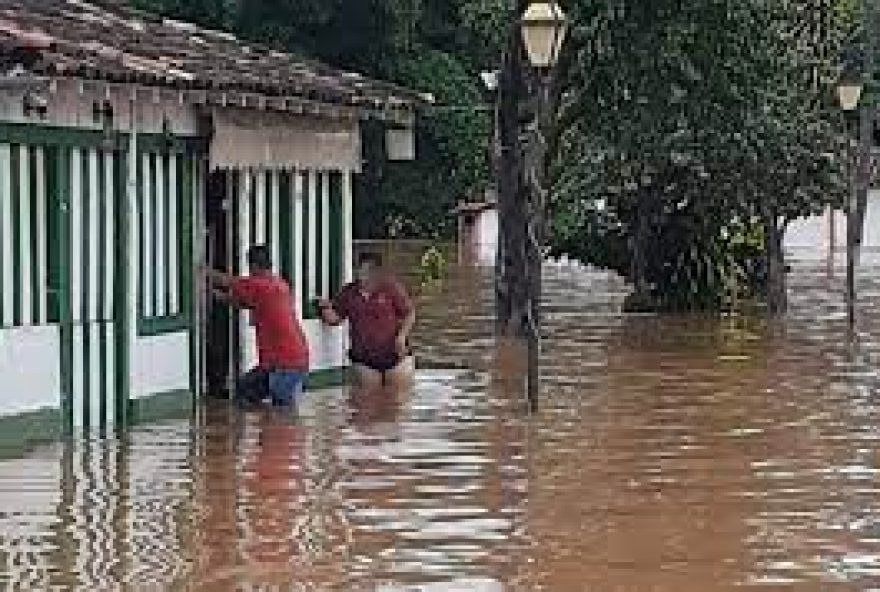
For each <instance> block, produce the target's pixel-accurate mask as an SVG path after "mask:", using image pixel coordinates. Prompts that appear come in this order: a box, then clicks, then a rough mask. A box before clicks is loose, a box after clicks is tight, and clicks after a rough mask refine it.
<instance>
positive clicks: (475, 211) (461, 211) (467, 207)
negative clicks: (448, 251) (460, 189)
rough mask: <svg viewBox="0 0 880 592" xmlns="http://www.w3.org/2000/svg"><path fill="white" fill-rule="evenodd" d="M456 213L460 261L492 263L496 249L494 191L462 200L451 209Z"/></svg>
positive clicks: (496, 232) (496, 221) (496, 225)
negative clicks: (471, 199)
mask: <svg viewBox="0 0 880 592" xmlns="http://www.w3.org/2000/svg"><path fill="white" fill-rule="evenodd" d="M453 213H454V214H455V215H456V216H457V217H458V252H459V259H460V261H461V262H462V263H469V264H472V265H479V266H492V265H495V254H496V253H497V251H498V208H497V201H496V199H495V196H494V194H489V193H487V194H486V195H485V196H484V198H483V199H481V200H477V201H470V202H461V203H459V204H458V207H456V208H455V210H453Z"/></svg>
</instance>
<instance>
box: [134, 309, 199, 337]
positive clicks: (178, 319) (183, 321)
mask: <svg viewBox="0 0 880 592" xmlns="http://www.w3.org/2000/svg"><path fill="white" fill-rule="evenodd" d="M137 329H138V332H137V334H138V336H139V337H154V336H156V335H166V334H168V333H177V332H180V331H188V330H189V329H190V322H189V317H188V316H187V315H186V314H178V315H175V316H171V317H154V318H150V319H138V327H137Z"/></svg>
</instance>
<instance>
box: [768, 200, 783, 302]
mask: <svg viewBox="0 0 880 592" xmlns="http://www.w3.org/2000/svg"><path fill="white" fill-rule="evenodd" d="M764 235H765V245H766V246H765V253H766V256H767V309H768V311H769V312H770V314H771V315H774V316H775V315H781V314H784V313H785V311H786V308H787V307H788V289H787V287H786V278H785V251H784V250H783V248H782V239H783V237H784V236H785V232H784V230H783V228H782V227H781V225H780V223H779V220H778V219H777V217H776V215H775V214H774V213H773V212H771V211H768V212H765V214H764Z"/></svg>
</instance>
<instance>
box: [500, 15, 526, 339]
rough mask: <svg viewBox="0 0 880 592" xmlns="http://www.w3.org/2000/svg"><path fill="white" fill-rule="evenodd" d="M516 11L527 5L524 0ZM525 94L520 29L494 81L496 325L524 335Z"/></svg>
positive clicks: (510, 333) (502, 331)
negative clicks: (496, 149) (497, 81)
mask: <svg viewBox="0 0 880 592" xmlns="http://www.w3.org/2000/svg"><path fill="white" fill-rule="evenodd" d="M517 4H518V5H519V4H522V5H523V6H519V7H518V8H519V9H522V10H524V9H525V2H524V1H523V0H518V2H517ZM527 96H528V93H527V87H526V81H525V79H524V76H523V47H522V40H521V37H520V35H519V31H518V30H516V29H514V30H513V31H512V32H511V35H510V40H509V44H508V49H507V54H506V56H505V59H504V64H503V67H502V69H501V76H500V80H499V85H498V132H497V133H498V141H499V151H500V155H499V159H498V160H499V170H498V230H499V233H498V239H499V240H498V255H497V262H496V263H497V265H496V277H495V296H496V307H497V308H496V329H497V332H498V333H499V335H504V336H509V337H522V338H525V337H526V336H527V326H528V319H530V317H531V310H530V305H529V287H530V286H529V282H528V275H529V274H528V269H527V267H528V266H527V248H528V246H527V240H528V237H527V228H526V221H527V220H528V214H527V206H528V202H529V194H528V192H529V188H528V186H527V184H526V183H525V179H524V178H523V175H522V171H523V166H524V154H523V152H522V150H521V137H520V136H521V115H520V112H521V107H522V105H523V102H524V99H525V98H526V97H527Z"/></svg>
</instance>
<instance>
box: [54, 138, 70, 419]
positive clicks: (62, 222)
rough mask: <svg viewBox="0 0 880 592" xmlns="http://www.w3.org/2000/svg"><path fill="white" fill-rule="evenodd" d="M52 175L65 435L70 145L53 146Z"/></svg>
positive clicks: (67, 370) (67, 377) (68, 315)
mask: <svg viewBox="0 0 880 592" xmlns="http://www.w3.org/2000/svg"><path fill="white" fill-rule="evenodd" d="M53 152H54V155H55V156H54V161H55V162H54V164H53V166H52V168H53V169H55V176H54V179H53V183H54V184H55V185H56V189H57V191H53V193H56V194H57V200H56V202H55V211H54V217H55V219H56V223H57V229H58V235H57V240H54V241H49V242H50V245H53V247H54V248H53V249H52V251H53V253H54V257H55V260H56V261H57V266H58V267H57V269H58V276H57V277H58V283H57V284H56V288H57V290H58V317H59V331H60V339H61V360H60V369H61V416H62V426H63V430H64V433H65V434H70V433H72V432H73V309H72V299H71V286H70V270H71V257H72V255H71V248H70V241H71V236H70V233H71V228H70V222H71V220H70V209H71V203H70V202H71V189H72V186H71V178H70V167H71V163H72V160H73V153H72V151H71V149H70V148H68V147H65V146H57V147H55V148H54V151H53Z"/></svg>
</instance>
